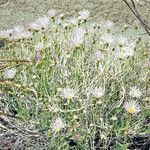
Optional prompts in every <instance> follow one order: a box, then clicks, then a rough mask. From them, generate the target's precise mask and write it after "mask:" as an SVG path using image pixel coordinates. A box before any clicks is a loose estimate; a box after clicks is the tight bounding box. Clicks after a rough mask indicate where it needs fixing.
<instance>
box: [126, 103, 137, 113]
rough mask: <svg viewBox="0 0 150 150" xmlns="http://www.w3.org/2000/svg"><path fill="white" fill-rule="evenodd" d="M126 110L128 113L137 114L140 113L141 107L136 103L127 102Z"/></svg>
mask: <svg viewBox="0 0 150 150" xmlns="http://www.w3.org/2000/svg"><path fill="white" fill-rule="evenodd" d="M124 108H125V110H126V111H127V112H129V113H131V114H137V113H138V112H139V111H140V107H139V106H138V105H137V103H136V102H135V101H131V102H125V104H124Z"/></svg>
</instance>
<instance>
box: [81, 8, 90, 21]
mask: <svg viewBox="0 0 150 150" xmlns="http://www.w3.org/2000/svg"><path fill="white" fill-rule="evenodd" d="M79 15H80V16H79V18H80V19H83V20H87V19H88V17H89V15H90V11H89V10H82V11H80V12H79Z"/></svg>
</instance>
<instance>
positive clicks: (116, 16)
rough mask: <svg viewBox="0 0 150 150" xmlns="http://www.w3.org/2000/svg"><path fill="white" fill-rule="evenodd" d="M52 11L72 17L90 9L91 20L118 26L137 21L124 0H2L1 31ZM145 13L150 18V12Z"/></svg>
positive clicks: (0, 1) (0, 9)
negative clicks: (103, 21) (106, 21)
mask: <svg viewBox="0 0 150 150" xmlns="http://www.w3.org/2000/svg"><path fill="white" fill-rule="evenodd" d="M50 9H56V10H59V11H60V12H62V13H67V12H69V14H71V15H76V14H77V12H78V11H79V10H82V9H88V10H90V11H91V20H94V21H101V20H103V19H105V20H111V21H113V22H115V23H117V24H118V25H122V24H125V23H130V24H131V23H133V22H134V21H135V20H136V18H135V17H134V16H133V14H132V13H131V12H130V11H129V10H128V8H127V6H126V5H125V4H124V2H123V1H122V0H0V29H5V28H10V27H12V26H16V25H20V24H23V23H27V22H30V21H32V20H34V19H35V18H36V17H37V16H38V15H43V14H45V13H46V12H47V11H48V10H50ZM143 12H144V14H145V15H147V16H150V15H149V14H150V13H149V10H145V9H143Z"/></svg>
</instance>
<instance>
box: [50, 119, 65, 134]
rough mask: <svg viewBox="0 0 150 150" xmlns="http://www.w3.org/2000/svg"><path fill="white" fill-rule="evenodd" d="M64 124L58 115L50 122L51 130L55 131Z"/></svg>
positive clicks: (63, 126)
mask: <svg viewBox="0 0 150 150" xmlns="http://www.w3.org/2000/svg"><path fill="white" fill-rule="evenodd" d="M65 126H66V124H65V123H64V122H63V120H62V119H61V118H60V117H58V118H56V119H55V120H54V122H53V123H52V124H51V128H52V131H53V132H55V133H57V132H59V131H60V130H61V129H63V128H65Z"/></svg>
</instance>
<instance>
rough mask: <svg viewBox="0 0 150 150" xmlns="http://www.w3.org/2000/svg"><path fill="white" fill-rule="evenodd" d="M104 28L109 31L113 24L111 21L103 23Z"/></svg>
mask: <svg viewBox="0 0 150 150" xmlns="http://www.w3.org/2000/svg"><path fill="white" fill-rule="evenodd" d="M104 26H105V27H106V28H107V29H111V28H112V27H113V26H114V23H113V22H112V21H109V20H108V21H106V22H105V23H104Z"/></svg>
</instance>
